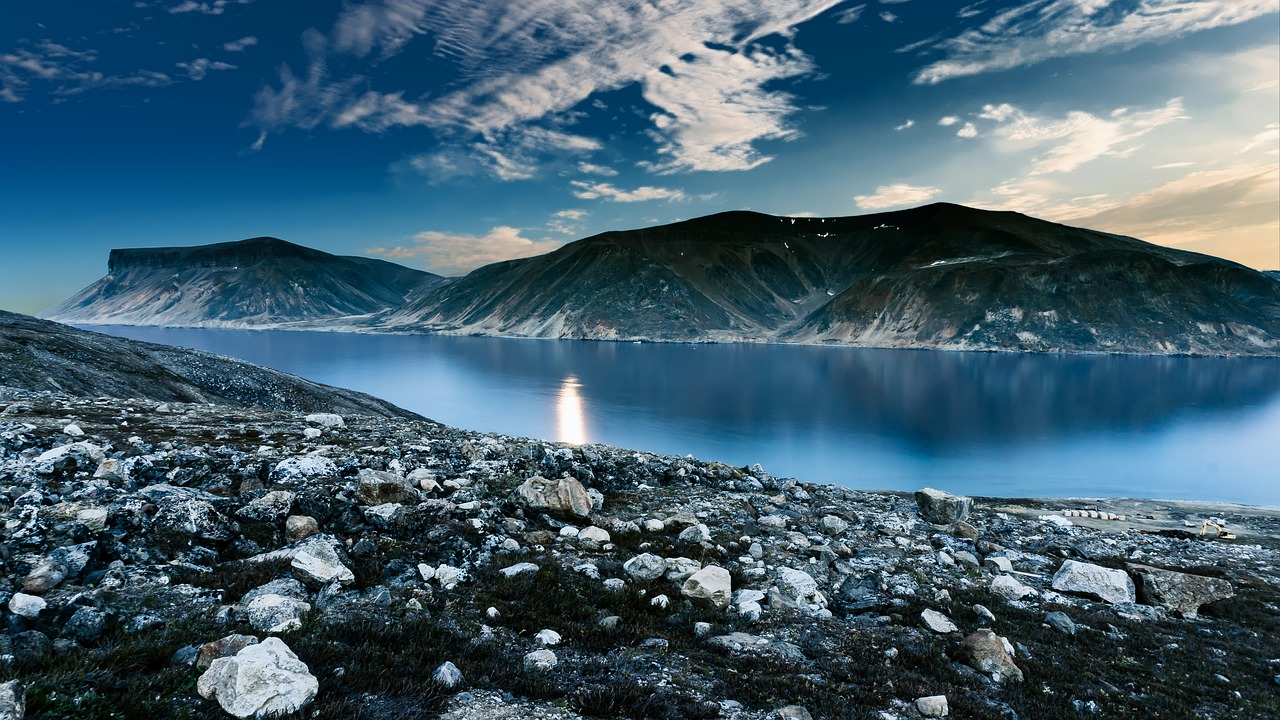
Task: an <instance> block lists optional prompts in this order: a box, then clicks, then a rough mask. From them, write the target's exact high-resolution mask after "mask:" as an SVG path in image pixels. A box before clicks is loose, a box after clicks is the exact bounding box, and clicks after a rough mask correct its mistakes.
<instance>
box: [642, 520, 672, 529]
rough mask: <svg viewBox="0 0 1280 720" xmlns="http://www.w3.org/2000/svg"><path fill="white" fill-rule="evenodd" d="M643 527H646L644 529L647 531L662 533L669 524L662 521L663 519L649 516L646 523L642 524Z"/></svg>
mask: <svg viewBox="0 0 1280 720" xmlns="http://www.w3.org/2000/svg"><path fill="white" fill-rule="evenodd" d="M642 527H643V528H644V531H645V532H647V533H660V532H662V531H663V530H666V529H667V524H666V523H664V522H662V521H661V520H655V519H654V518H649V519H648V520H645V521H644V524H643V525H642Z"/></svg>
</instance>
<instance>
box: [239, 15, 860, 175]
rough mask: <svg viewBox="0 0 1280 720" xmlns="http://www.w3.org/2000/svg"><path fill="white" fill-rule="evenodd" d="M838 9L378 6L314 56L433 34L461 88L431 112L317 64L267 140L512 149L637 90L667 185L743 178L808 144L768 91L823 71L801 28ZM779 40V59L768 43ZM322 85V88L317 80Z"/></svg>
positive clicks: (267, 125) (259, 117) (270, 102)
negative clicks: (690, 174)
mask: <svg viewBox="0 0 1280 720" xmlns="http://www.w3.org/2000/svg"><path fill="white" fill-rule="evenodd" d="M838 4H840V0H763V1H762V0H705V1H703V2H696V3H694V2H684V3H679V2H670V3H667V2H663V3H653V2H649V0H619V2H614V3H610V4H609V5H607V6H602V5H601V4H600V3H598V2H596V0H533V1H532V2H528V3H518V4H513V3H488V2H478V1H464V2H457V3H451V4H447V5H445V4H440V3H436V2H434V1H433V0H379V1H378V2H370V3H365V4H362V5H353V6H349V7H348V8H347V9H346V10H345V11H344V12H343V14H342V15H341V16H340V17H339V19H338V21H337V22H336V24H335V26H334V29H333V31H332V33H331V34H330V35H329V36H327V37H319V38H317V37H314V36H313V37H311V38H310V39H309V40H308V41H307V43H308V46H309V47H312V48H315V49H317V50H318V51H320V53H321V54H322V55H323V54H325V53H330V54H332V53H346V54H351V55H356V56H361V57H363V56H366V55H369V54H371V53H374V52H375V51H376V52H378V53H379V54H380V55H382V56H384V57H385V56H389V55H394V54H395V53H397V52H399V51H400V49H401V48H402V47H403V46H404V45H405V44H406V43H408V42H411V41H413V39H414V38H415V37H418V36H422V35H430V37H432V38H433V40H434V43H435V50H436V54H437V55H438V56H442V57H446V58H451V59H454V60H455V61H456V62H457V64H458V65H459V66H460V68H461V71H462V76H463V80H464V83H463V85H462V87H461V88H460V89H458V90H456V91H454V92H452V93H449V94H446V95H444V96H441V97H438V98H431V99H429V100H426V101H410V100H406V99H405V98H404V97H403V96H402V95H400V94H397V93H385V92H378V91H367V92H365V93H363V94H361V95H357V94H356V93H355V88H356V87H359V86H361V85H363V84H364V78H346V79H340V80H333V81H330V80H328V79H327V70H326V67H327V64H326V63H325V62H324V60H323V59H320V60H317V61H316V63H315V64H314V65H313V67H312V70H311V72H310V73H308V78H307V81H299V80H298V79H297V78H296V77H294V76H293V75H292V74H291V73H288V72H287V71H286V72H285V73H283V74H282V76H281V80H280V86H279V88H265V89H264V90H263V91H262V92H261V93H260V94H259V97H258V102H257V108H256V110H255V114H254V117H255V120H256V122H257V123H258V124H260V125H261V126H262V127H263V128H264V129H275V128H279V127H283V126H298V127H303V128H314V127H316V126H318V125H321V124H324V123H329V124H332V123H333V121H334V119H335V118H350V117H351V115H352V113H353V111H354V113H355V114H356V115H357V116H358V117H359V119H360V122H359V123H354V122H348V123H347V124H348V125H350V126H353V127H359V128H361V129H365V130H373V131H377V130H379V129H382V128H386V127H391V126H395V125H406V124H409V125H414V124H425V125H428V126H430V127H432V128H434V129H436V130H437V131H440V132H442V133H445V134H449V133H457V134H462V135H464V136H469V137H472V138H479V139H480V140H481V141H483V142H487V143H494V144H496V145H498V146H499V147H500V146H501V145H502V142H501V140H500V139H496V136H498V135H501V134H503V133H508V132H511V131H512V130H513V129H518V128H527V127H531V126H537V125H538V124H541V123H548V122H554V121H556V120H557V119H558V118H561V117H563V116H564V115H565V114H566V113H568V112H570V111H571V110H572V109H573V108H575V107H576V106H577V105H578V104H579V103H582V102H583V101H586V100H588V99H589V98H591V97H592V96H593V95H595V94H597V93H600V92H607V91H611V90H617V89H620V88H623V87H627V86H632V85H639V86H640V90H641V92H642V93H643V95H644V97H645V99H646V101H648V102H649V103H651V104H653V105H654V106H655V107H656V108H657V111H656V112H654V113H653V114H652V115H651V116H650V120H651V122H652V124H653V127H652V133H653V134H654V136H655V138H656V139H657V141H658V152H659V158H658V159H657V160H655V161H654V162H651V163H650V164H649V165H648V167H649V168H650V169H652V170H655V171H658V172H674V171H681V170H745V169H750V168H753V167H756V166H758V165H760V164H761V163H764V162H767V161H768V160H769V159H770V157H769V156H768V155H766V154H764V153H762V152H761V151H760V150H759V149H758V148H757V147H756V144H757V143H759V142H761V141H765V140H789V139H793V138H795V137H797V136H798V131H797V130H796V128H795V127H794V125H793V124H792V121H791V118H792V116H793V115H794V113H795V112H796V111H797V107H796V104H795V99H794V98H793V97H792V96H791V95H790V94H788V93H785V92H782V91H779V90H766V89H765V88H766V86H768V85H769V84H770V83H776V82H777V81H779V80H785V79H789V78H795V77H799V76H803V75H806V74H809V73H812V72H814V66H813V63H812V61H811V60H810V59H809V57H808V56H806V55H805V54H804V53H802V52H800V51H799V50H798V49H797V48H795V47H794V46H792V45H790V38H791V36H792V34H793V33H792V31H793V29H794V28H795V27H796V26H797V25H799V24H801V23H804V22H806V21H808V20H810V19H812V18H814V17H817V16H818V15H820V14H822V13H823V12H825V11H827V10H829V9H831V8H832V7H835V6H836V5H838ZM767 37H782V38H784V39H785V40H786V41H787V42H785V43H784V44H783V46H782V47H781V48H776V47H773V48H771V47H766V46H764V45H763V44H761V43H760V42H759V41H760V40H762V39H764V38H767ZM317 74H318V75H320V76H321V77H320V80H319V81H318V82H310V80H311V77H312V76H314V75H317Z"/></svg>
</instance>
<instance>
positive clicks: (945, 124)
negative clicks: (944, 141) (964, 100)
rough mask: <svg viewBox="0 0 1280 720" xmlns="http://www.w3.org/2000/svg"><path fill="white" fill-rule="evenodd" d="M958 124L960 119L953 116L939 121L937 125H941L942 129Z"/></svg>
mask: <svg viewBox="0 0 1280 720" xmlns="http://www.w3.org/2000/svg"><path fill="white" fill-rule="evenodd" d="M958 122H960V118H958V117H956V116H955V115H948V116H946V117H944V118H942V119H941V120H939V121H938V124H939V125H941V126H942V127H951V126H952V125H955V124H956V123H958Z"/></svg>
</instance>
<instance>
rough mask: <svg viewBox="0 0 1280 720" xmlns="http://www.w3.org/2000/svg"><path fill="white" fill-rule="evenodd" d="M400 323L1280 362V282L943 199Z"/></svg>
mask: <svg viewBox="0 0 1280 720" xmlns="http://www.w3.org/2000/svg"><path fill="white" fill-rule="evenodd" d="M373 324H375V325H376V326H378V327H381V328H386V329H398V330H427V331H436V332H448V333H459V334H493V335H517V336H526V337H557V338H589V339H637V340H665V341H685V340H692V341H708V340H709V341H732V340H755V341H760V340H781V341H787V342H804V343H840V344H848V345H867V346H877V347H921V348H947V349H996V350H1049V351H1075V352H1134V353H1152V354H1169V353H1190V354H1246V355H1254V354H1262V355H1274V354H1280V284H1277V283H1274V282H1271V281H1270V280H1268V279H1267V278H1266V277H1265V276H1263V275H1262V274H1260V273H1258V272H1256V271H1254V270H1250V269H1248V268H1245V267H1243V266H1240V265H1237V264H1235V263H1231V262H1228V261H1225V260H1221V259H1218V258H1214V257H1210V256H1206V255H1200V254H1196V253H1189V252H1184V251H1179V250H1174V249H1172V248H1166V247H1162V246H1158V245H1151V244H1149V243H1145V242H1142V241H1140V240H1136V239H1134V238H1128V237H1123V236H1118V235H1111V234H1108V233H1102V232H1095V231H1092V230H1085V229H1080V228H1072V227H1068V226H1064V225H1058V224H1055V223H1050V222H1046V221H1042V220H1037V219H1034V218H1030V217H1027V216H1024V215H1020V214H1017V213H1007V212H988V211H982V210H974V209H971V208H966V207H962V206H957V205H949V204H942V203H940V204H936V205H929V206H925V207H921V208H916V209H913V210H905V211H900V212H892V213H881V214H876V215H866V216H861V217H849V218H825V219H824V218H779V217H772V216H768V215H761V214H757V213H747V212H733V213H723V214H720V215H713V216H710V217H705V218H699V219H696V220H690V221H687V222H682V223H676V224H673V225H666V226H660V227H654V228H647V229H643V230H635V231H630V232H610V233H604V234H602V235H598V236H595V237H592V238H587V239H585V240H580V241H578V242H575V243H571V244H569V245H566V246H564V247H562V248H560V249H559V250H556V251H555V252H552V253H548V254H547V255H543V256H539V257H534V258H528V259H524V260H513V261H509V262H504V263H496V264H494V265H490V266H487V267H484V268H481V269H479V270H476V271H475V272H473V273H471V274H470V275H468V276H466V277H465V278H461V279H459V280H456V281H454V282H452V283H449V284H447V285H441V286H437V287H434V288H429V289H427V290H425V291H424V292H422V293H421V294H420V295H418V296H417V297H416V298H414V299H412V300H411V301H410V302H408V303H406V304H405V305H404V306H402V307H400V308H397V309H394V310H391V311H388V312H387V313H384V314H383V315H380V316H378V317H376V318H374V319H373Z"/></svg>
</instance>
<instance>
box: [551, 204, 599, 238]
mask: <svg viewBox="0 0 1280 720" xmlns="http://www.w3.org/2000/svg"><path fill="white" fill-rule="evenodd" d="M590 214H591V213H589V212H587V211H586V210H579V209H569V210H561V211H559V212H557V213H555V214H553V215H552V216H551V221H550V222H548V223H547V229H548V230H550V231H551V232H555V233H560V234H561V235H577V234H578V233H579V232H580V231H581V227H580V226H578V225H577V224H576V223H577V222H578V221H580V220H585V219H586V217H587V216H588V215H590Z"/></svg>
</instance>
